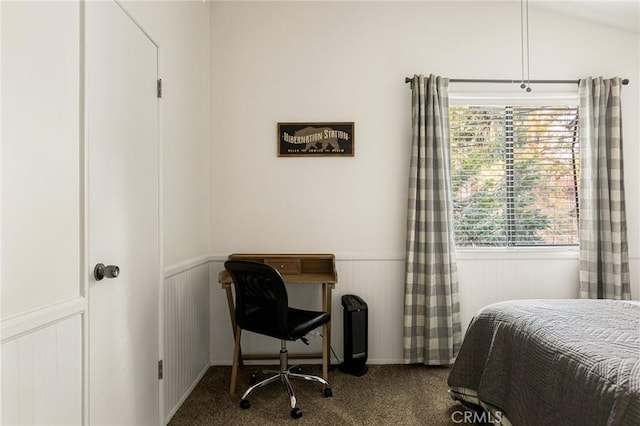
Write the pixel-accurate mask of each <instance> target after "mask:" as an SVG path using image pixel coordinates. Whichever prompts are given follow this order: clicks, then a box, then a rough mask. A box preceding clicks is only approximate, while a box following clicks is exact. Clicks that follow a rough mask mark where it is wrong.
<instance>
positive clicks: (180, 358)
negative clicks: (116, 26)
mask: <svg viewBox="0 0 640 426" xmlns="http://www.w3.org/2000/svg"><path fill="white" fill-rule="evenodd" d="M123 5H124V7H125V8H126V9H127V11H128V12H129V13H131V15H132V16H134V17H135V19H136V20H137V21H138V22H139V23H140V24H141V25H142V26H143V28H144V29H145V31H147V32H148V33H149V34H150V35H151V37H152V38H153V39H154V40H155V41H156V42H157V43H158V45H159V69H160V77H161V78H162V81H163V93H162V102H161V117H160V126H161V138H162V141H161V142H162V148H163V149H162V156H163V162H162V164H163V172H162V180H163V182H162V198H163V202H162V222H163V237H164V245H163V250H164V265H165V270H164V276H165V280H164V288H163V291H162V304H161V309H162V312H163V326H162V327H163V334H162V336H161V340H162V354H161V355H162V357H163V360H164V371H165V374H164V380H163V392H164V404H163V405H164V407H163V413H162V418H163V419H164V420H165V421H167V422H168V421H169V420H170V419H171V416H173V414H174V413H175V411H176V410H177V409H178V408H179V406H180V404H181V403H182V401H183V400H184V398H186V396H188V394H189V392H190V391H191V389H192V387H193V386H194V385H195V384H196V383H197V381H198V380H199V378H200V377H201V376H202V374H204V372H206V370H207V368H208V367H209V337H210V331H209V323H210V320H209V309H210V308H209V273H208V266H207V265H206V259H207V256H208V255H209V252H210V248H209V239H210V232H209V185H210V179H209V167H210V163H209V146H210V139H209V119H210V113H209V53H210V52H209V5H208V4H207V3H205V2H202V1H198V0H194V1H134V2H132V1H125V2H123Z"/></svg>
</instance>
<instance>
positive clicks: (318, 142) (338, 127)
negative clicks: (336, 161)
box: [278, 122, 355, 157]
mask: <svg viewBox="0 0 640 426" xmlns="http://www.w3.org/2000/svg"><path fill="white" fill-rule="evenodd" d="M353 132H354V123H353V122H344V123H278V157H353V156H354V155H355V144H354V139H353Z"/></svg>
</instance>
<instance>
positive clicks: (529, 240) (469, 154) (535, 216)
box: [449, 105, 579, 247]
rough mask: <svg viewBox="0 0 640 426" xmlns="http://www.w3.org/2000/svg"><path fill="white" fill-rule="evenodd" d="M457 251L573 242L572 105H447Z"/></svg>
mask: <svg viewBox="0 0 640 426" xmlns="http://www.w3.org/2000/svg"><path fill="white" fill-rule="evenodd" d="M449 118H450V126H451V129H450V136H451V176H452V189H453V203H454V228H455V238H456V245H457V246H458V247H513V246H557V245H576V244H578V215H579V202H578V181H579V150H578V108H577V107H576V106H563V105H560V106H555V105H544V106H537V105H534V106H531V105H527V106H510V105H501V106H496V105H488V106H478V105H452V106H450V113H449Z"/></svg>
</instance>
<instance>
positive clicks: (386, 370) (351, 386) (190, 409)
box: [169, 365, 465, 426]
mask: <svg viewBox="0 0 640 426" xmlns="http://www.w3.org/2000/svg"><path fill="white" fill-rule="evenodd" d="M273 367H275V366H270V367H268V368H273ZM260 368H261V367H256V366H245V367H244V368H242V369H240V370H239V373H238V390H237V391H236V395H234V396H231V395H229V380H230V377H231V367H211V368H210V369H209V371H207V373H206V374H205V375H204V377H203V378H202V380H201V381H200V383H198V385H197V386H196V387H195V389H194V390H193V392H192V393H191V395H190V396H189V397H188V398H187V399H186V400H185V402H184V404H183V405H182V407H180V409H179V410H178V411H177V412H176V414H175V415H174V416H173V418H172V420H171V422H170V423H169V424H170V425H174V426H177V425H282V424H292V425H294V424H296V425H300V426H302V425H403V426H404V425H428V426H431V425H433V426H437V425H455V424H460V420H461V419H462V418H463V414H461V413H460V412H461V411H464V410H465V408H464V407H462V406H461V405H459V404H458V403H456V402H455V401H453V400H452V399H451V398H450V397H449V394H448V393H447V384H446V381H447V376H448V374H449V368H448V367H427V366H422V365H371V366H369V371H368V372H367V373H366V374H365V375H363V376H361V377H355V376H351V375H348V374H345V373H342V372H341V371H339V370H337V369H335V370H334V371H331V372H330V373H329V383H330V384H331V388H332V390H333V397H331V398H325V397H324V395H323V388H322V385H320V384H318V383H313V382H307V381H304V380H294V381H292V384H293V387H294V390H295V392H296V398H297V400H298V407H299V408H300V409H301V410H302V413H303V416H302V417H301V418H300V419H293V418H291V416H290V411H291V410H290V407H289V398H288V396H287V392H286V390H285V388H284V386H283V385H282V383H280V382H279V381H278V382H275V383H271V384H269V385H267V386H265V387H263V388H261V389H258V390H256V391H254V393H252V394H251V395H250V397H249V400H250V402H251V408H249V409H246V410H243V409H241V408H240V407H239V402H240V397H241V396H242V393H243V392H244V390H245V389H246V388H247V386H248V383H249V377H250V375H251V373H252V372H254V371H256V369H260ZM303 371H304V372H305V373H310V374H316V375H319V374H320V373H321V371H320V366H315V365H313V366H304V369H303ZM258 377H259V379H261V378H264V377H266V376H265V375H261V374H259V375H258ZM452 417H453V418H452ZM454 420H457V422H456V421H454Z"/></svg>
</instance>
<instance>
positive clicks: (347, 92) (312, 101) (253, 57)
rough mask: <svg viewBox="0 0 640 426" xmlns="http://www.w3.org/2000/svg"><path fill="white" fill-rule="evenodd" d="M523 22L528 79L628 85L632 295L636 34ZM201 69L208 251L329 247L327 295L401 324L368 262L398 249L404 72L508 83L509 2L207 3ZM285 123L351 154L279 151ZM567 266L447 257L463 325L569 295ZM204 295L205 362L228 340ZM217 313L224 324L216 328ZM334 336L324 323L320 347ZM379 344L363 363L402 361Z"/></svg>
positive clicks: (551, 21) (566, 21) (561, 20)
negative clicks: (456, 280) (204, 66)
mask: <svg viewBox="0 0 640 426" xmlns="http://www.w3.org/2000/svg"><path fill="white" fill-rule="evenodd" d="M530 26H531V30H530V35H531V48H530V49H531V50H530V52H531V78H532V79H578V78H581V77H586V76H599V75H602V76H604V77H612V76H616V75H617V76H621V77H626V78H630V79H631V85H630V86H626V87H624V89H623V114H624V117H623V119H624V124H625V133H624V137H625V157H626V165H627V167H626V170H625V178H626V182H627V188H628V190H627V200H628V203H627V208H628V210H627V214H628V220H629V240H630V241H629V247H630V251H631V256H632V262H631V267H632V280H633V286H632V287H633V288H632V293H633V295H634V297H635V298H640V261H639V258H640V226H639V225H640V194H639V193H638V191H636V190H635V189H634V188H635V187H636V186H637V185H638V182H639V181H640V167H638V165H640V147H639V144H638V143H637V142H638V140H639V139H640V127H639V123H638V120H637V117H638V116H639V115H640V110H639V103H640V96H639V95H640V91H639V90H638V88H640V66H639V50H640V43H639V39H640V37H639V36H638V34H634V33H628V32H624V31H619V30H615V29H612V28H609V27H605V26H598V25H595V24H593V23H589V22H586V21H582V20H579V19H574V18H571V17H568V16H564V15H556V14H554V13H552V12H550V11H547V10H545V9H538V8H535V7H533V6H532V7H531V11H530ZM211 64H212V66H211V93H212V98H211V123H212V129H213V131H212V152H211V164H212V170H211V182H212V186H211V199H212V209H211V227H212V228H211V240H212V251H213V253H214V254H215V255H217V256H220V258H223V257H224V256H226V255H227V254H228V253H231V252H250V251H265V252H278V251H279V252H332V253H335V254H336V256H337V259H338V264H339V265H340V264H342V263H343V262H344V263H349V264H351V263H352V262H357V263H358V262H359V263H358V264H359V265H360V266H359V267H357V268H355V269H353V271H355V272H352V273H350V274H349V275H346V276H341V277H339V279H340V283H339V284H338V287H337V288H336V294H338V295H339V294H341V292H349V291H353V292H356V294H360V295H362V296H363V297H364V298H365V300H366V297H365V295H367V296H368V297H369V298H370V300H371V301H375V307H376V309H375V311H374V310H371V308H370V318H371V316H382V318H383V319H384V321H383V323H384V324H387V326H388V325H389V324H392V326H390V327H391V329H401V327H402V318H401V314H402V308H401V306H400V307H398V306H396V305H395V304H394V305H393V307H388V306H385V304H384V303H383V302H382V301H381V300H380V299H379V294H385V295H387V297H386V300H389V301H398V300H400V301H401V300H402V293H403V291H404V287H403V286H404V284H403V276H402V275H401V274H400V275H398V274H397V266H396V267H394V268H393V269H392V270H393V271H395V272H389V273H386V275H385V276H383V277H374V276H373V275H372V274H368V273H366V271H368V270H377V271H385V270H387V269H385V268H387V266H388V265H389V264H390V263H393V262H396V261H401V260H402V259H403V258H404V249H405V220H406V219H405V217H406V196H407V188H406V187H407V179H408V164H409V144H410V89H409V87H408V85H406V84H404V78H405V77H406V76H412V75H413V74H415V73H423V74H429V73H434V74H438V75H442V76H448V77H452V78H455V77H458V78H505V79H511V78H514V79H517V78H518V77H519V75H520V66H521V62H520V7H519V4H518V3H517V2H469V3H462V2H399V3H398V2H345V3H342V2H292V3H284V2H266V3H265V2H237V3H236V2H214V3H212V4H211ZM574 88H575V86H574ZM564 89H566V88H564ZM569 89H572V88H571V87H569ZM451 90H454V87H453V86H452V89H451ZM458 90H462V89H461V88H460V86H459V87H458ZM516 90H518V91H519V89H516ZM534 90H536V87H534ZM538 90H540V89H538ZM283 121H354V122H355V145H356V155H355V157H353V158H278V157H277V156H276V138H277V130H276V125H277V123H278V122H283ZM483 265H485V266H486V267H485V266H483ZM489 266H490V267H489ZM577 268H578V262H577V253H576V252H575V251H555V250H550V251H549V250H547V251H542V252H540V253H538V252H533V253H531V252H522V251H508V250H505V251H500V252H498V253H495V252H493V253H486V254H482V253H461V254H460V262H459V269H460V288H461V303H462V305H463V306H462V309H463V322H466V321H468V320H469V319H470V316H471V315H472V314H473V312H475V310H476V309H477V308H478V307H480V306H482V305H483V304H487V303H491V302H492V301H499V300H505V299H513V298H523V297H526V298H536V297H537V298H559V297H577V276H578V274H577ZM541 271H544V273H543V274H541ZM217 291H218V292H219V293H220V294H216V292H215V291H213V290H212V294H211V297H212V360H213V361H214V362H226V360H228V359H229V358H228V357H229V353H230V350H229V349H230V346H229V345H230V344H231V337H230V334H229V331H228V330H227V329H226V323H228V319H227V316H228V314H227V312H226V310H225V309H223V307H224V305H223V304H222V305H221V304H220V302H219V300H218V299H216V297H219V298H222V297H223V293H222V292H221V290H217ZM391 303H394V302H391ZM334 307H337V309H334V318H335V315H337V316H341V308H340V307H339V298H336V299H334ZM378 321H379V320H378ZM220 323H224V324H225V328H220V329H218V328H217V327H222V326H219V324H220ZM465 326H466V324H465ZM337 328H338V327H334V330H336V329H337ZM340 339H341V334H340V333H334V339H333V344H334V346H335V345H340ZM247 345H248V347H251V346H252V345H255V343H254V340H252V338H248V341H247ZM390 346H391V345H386V348H389V347H390ZM378 348H379V350H378V349H376V350H375V351H374V353H372V354H370V357H373V358H374V359H377V360H379V361H381V362H382V361H385V360H395V361H399V360H400V359H401V358H397V351H395V352H394V351H393V350H391V349H385V345H380V346H378Z"/></svg>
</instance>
